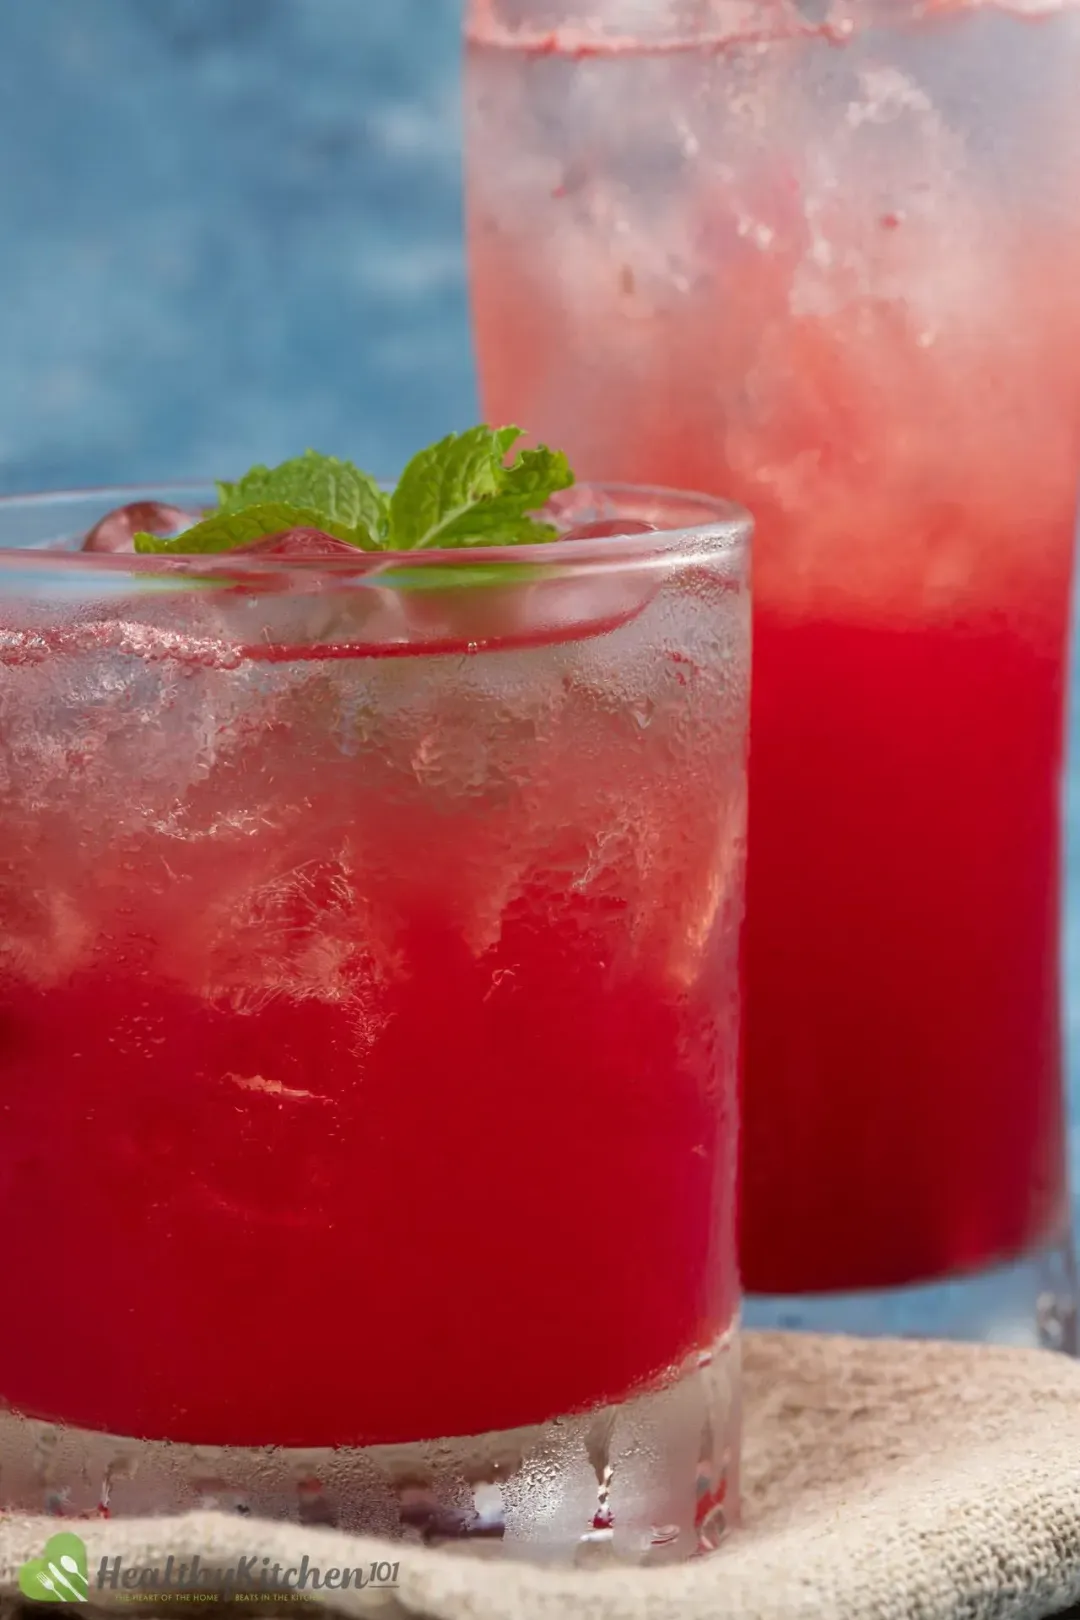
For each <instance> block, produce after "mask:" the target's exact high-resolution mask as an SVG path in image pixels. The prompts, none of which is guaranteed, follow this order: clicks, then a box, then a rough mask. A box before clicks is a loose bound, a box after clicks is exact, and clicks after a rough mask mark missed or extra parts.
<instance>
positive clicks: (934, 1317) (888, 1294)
mask: <svg viewBox="0 0 1080 1620" xmlns="http://www.w3.org/2000/svg"><path fill="white" fill-rule="evenodd" d="M1077 1307H1078V1294H1077V1275H1076V1261H1075V1257H1074V1254H1073V1248H1072V1243H1071V1241H1070V1240H1069V1239H1067V1238H1066V1239H1064V1240H1062V1241H1061V1242H1060V1243H1058V1244H1055V1245H1051V1246H1048V1247H1045V1248H1041V1249H1038V1250H1036V1251H1033V1252H1032V1253H1031V1254H1028V1255H1025V1256H1024V1257H1023V1258H1022V1259H1020V1260H1015V1261H1012V1262H1011V1263H1009V1264H1007V1265H1001V1266H994V1267H992V1268H990V1269H987V1270H985V1271H979V1272H973V1273H971V1274H970V1275H968V1276H964V1277H954V1278H950V1279H949V1280H948V1281H947V1282H941V1283H934V1284H932V1285H926V1286H919V1287H908V1288H887V1289H874V1290H867V1291H866V1292H860V1293H851V1294H802V1295H781V1294H772V1295H761V1294H759V1295H751V1296H750V1297H749V1298H748V1299H747V1300H746V1304H745V1311H744V1320H745V1322H746V1324H747V1326H749V1327H755V1328H791V1329H796V1330H803V1331H807V1332H813V1333H853V1334H858V1335H866V1336H871V1337H889V1338H904V1339H970V1340H977V1341H981V1342H984V1343H987V1344H1014V1345H1026V1346H1030V1347H1035V1346H1042V1347H1043V1348H1046V1349H1051V1350H1062V1351H1064V1352H1065V1353H1066V1354H1067V1355H1076V1354H1077V1353H1078V1348H1080V1347H1078V1342H1077Z"/></svg>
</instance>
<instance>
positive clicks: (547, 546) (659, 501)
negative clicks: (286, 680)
mask: <svg viewBox="0 0 1080 1620" xmlns="http://www.w3.org/2000/svg"><path fill="white" fill-rule="evenodd" d="M384 487H392V486H384ZM212 489H213V485H212V484H211V483H208V482H207V481H206V480H205V479H179V480H176V481H175V482H170V481H167V480H164V479H162V480H159V481H157V482H156V483H148V484H101V485H89V486H86V487H83V488H81V489H59V490H44V491H28V492H26V493H22V494H7V495H0V523H2V522H3V519H4V518H5V516H7V515H9V514H15V513H17V512H19V511H21V510H25V511H36V512H43V511H48V510H49V509H50V508H56V509H57V510H58V511H63V510H64V509H65V508H69V507H75V506H77V505H79V504H80V503H84V502H88V501H94V502H104V503H108V504H107V505H106V508H105V509H106V511H107V510H109V508H110V506H125V505H129V504H131V503H132V502H134V501H137V500H146V501H149V500H160V499H162V498H163V497H166V496H167V497H170V498H171V497H176V496H182V495H183V494H184V493H185V492H189V493H190V495H191V497H192V499H193V501H194V499H195V498H196V497H198V496H202V497H205V496H206V495H208V494H209V493H210V492H211V491H212ZM590 490H595V491H596V492H597V494H598V495H603V496H606V497H608V498H610V499H613V500H615V501H616V502H617V501H618V500H619V498H620V497H621V498H622V499H623V501H624V502H630V501H633V502H635V503H647V502H650V501H651V502H653V503H655V504H656V505H657V506H664V505H670V506H671V507H673V508H678V507H682V508H683V509H684V510H687V511H690V510H693V509H694V508H698V509H699V510H700V512H701V514H702V519H703V521H701V522H698V523H689V524H687V523H683V524H680V525H679V526H677V527H671V528H665V527H662V526H661V527H657V528H656V529H654V530H652V531H649V532H646V533H644V534H624V535H619V534H616V535H603V536H589V537H587V538H583V539H577V540H562V539H560V540H555V541H541V542H539V543H534V544H531V545H516V546H506V545H503V546H462V547H431V548H430V549H425V550H422V551H416V550H412V551H389V550H388V551H363V550H361V549H360V548H357V549H356V553H355V556H347V557H346V556H341V557H336V556H331V557H310V556H309V557H288V556H259V555H251V554H245V553H243V552H230V551H222V552H207V553H192V552H188V553H183V552H172V553H138V552H104V551H67V550H63V551H62V550H52V549H50V548H48V547H46V546H41V545H30V546H5V545H4V544H3V543H2V541H0V570H3V569H5V568H7V567H11V566H12V565H16V566H18V567H19V568H20V569H25V568H26V565H27V562H28V560H29V559H30V558H31V557H32V558H33V566H34V567H35V568H38V567H42V566H44V567H46V568H48V569H53V568H56V569H61V570H62V569H64V568H71V567H73V566H78V567H80V568H82V569H87V570H91V571H94V572H97V571H99V570H100V571H102V572H108V573H116V572H121V573H147V574H155V573H159V572H162V571H168V572H182V573H191V572H196V571H205V570H206V569H208V568H212V569H213V570H214V571H215V572H219V571H220V570H221V569H223V568H228V569H229V570H233V569H235V570H236V571H237V572H244V573H246V572H249V571H258V572H259V573H261V574H265V573H267V572H271V573H273V572H277V571H282V572H285V571H287V572H290V573H292V572H295V571H296V570H298V569H300V570H302V571H303V572H305V573H330V574H342V575H353V576H355V575H357V574H374V573H378V572H382V571H383V569H385V568H386V567H387V566H388V565H392V566H393V567H394V568H395V569H396V570H400V569H402V568H406V567H409V568H411V567H421V568H426V567H432V566H437V567H442V568H446V567H448V566H451V565H452V566H453V567H454V568H462V567H466V568H475V567H481V566H484V567H491V566H492V565H505V564H507V563H513V564H515V565H517V566H518V567H520V568H524V567H530V568H531V567H538V568H539V567H544V568H550V567H551V566H552V564H554V563H555V562H556V560H557V562H558V565H559V566H560V567H562V566H566V567H570V568H575V567H581V568H590V567H591V568H616V567H619V566H620V565H627V564H630V565H634V564H636V565H638V566H641V565H645V566H647V565H648V564H649V563H651V562H663V561H668V562H670V561H674V560H675V559H676V558H678V557H679V556H680V555H698V556H711V557H716V556H725V555H726V556H727V557H729V558H730V559H731V560H732V561H733V562H738V561H741V560H743V559H744V558H745V557H746V556H747V554H748V553H749V549H750V541H751V538H752V535H753V528H754V522H753V518H752V517H751V515H750V513H749V512H747V511H746V509H745V508H744V507H741V506H739V505H738V504H737V503H736V502H734V501H729V500H726V499H724V498H723V497H722V496H715V495H709V494H705V493H703V492H701V491H697V490H682V489H675V488H669V487H667V486H664V485H659V484H634V483H628V482H625V481H617V480H608V479H582V480H580V481H579V482H578V483H576V484H574V485H573V486H572V487H571V490H569V491H566V492H564V494H565V495H567V496H572V495H575V494H576V495H580V494H581V493H582V492H583V491H585V492H588V491H590ZM558 502H559V497H556V505H557V504H558ZM627 521H631V520H630V519H627Z"/></svg>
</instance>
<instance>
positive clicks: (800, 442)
mask: <svg viewBox="0 0 1080 1620" xmlns="http://www.w3.org/2000/svg"><path fill="white" fill-rule="evenodd" d="M1078 83H1080V8H1078V6H1077V5H1076V4H1073V3H1069V0H1062V3H1055V0H1049V3H1048V4H1046V5H1039V6H1031V5H1027V4H1024V3H1022V0H1016V3H1015V4H1011V3H1009V0H993V3H990V0H985V3H984V0H964V3H963V4H959V3H955V4H954V3H951V0H931V3H930V4H928V5H927V4H922V3H920V4H917V5H916V4H914V3H911V4H909V3H908V0H822V3H818V0H805V3H797V0H772V3H770V0H755V3H754V4H750V5H746V4H743V3H741V0H650V3H648V4H646V3H643V0H600V3H596V0H589V3H588V4H585V3H584V0H473V3H472V5H471V9H470V18H469V36H468V120H469V131H468V141H469V174H468V181H469V225H470V237H471V255H472V277H473V300H474V311H475V325H476V336H477V345H478V351H479V360H480V369H481V378H482V390H483V398H484V405H485V409H486V411H487V412H488V413H489V414H490V415H491V417H492V419H494V420H499V421H506V420H513V421H522V422H525V423H528V424H529V426H530V428H531V429H533V430H534V431H535V432H536V433H537V434H538V435H539V436H540V437H542V438H545V439H547V440H548V441H549V442H551V443H558V444H560V445H563V446H565V447H566V449H567V450H568V451H569V453H570V455H571V457H572V459H573V461H574V464H575V465H576V466H577V468H578V469H579V471H580V472H581V473H582V474H583V475H584V476H587V477H605V478H606V477H612V478H620V477H624V476H626V475H627V474H628V473H629V472H630V470H631V469H632V470H633V473H634V476H636V477H641V476H644V477H646V478H649V479H656V480H658V481H663V482H665V483H674V484H679V485H683V484H686V485H688V486H690V487H693V488H701V489H713V490H723V491H724V492H725V493H730V494H732V495H733V496H734V497H735V498H736V499H737V500H739V501H741V502H743V503H744V504H745V505H746V506H747V507H749V509H750V510H751V511H752V512H753V514H754V519H755V524H756V528H757V540H756V543H755V562H754V604H755V605H754V645H755V650H754V660H755V662H754V669H755V674H754V696H753V721H752V736H753V746H752V752H751V769H750V804H751V815H750V845H749V873H748V902H747V907H748V909H747V930H748V943H747V1089H746V1096H745V1104H744V1121H745V1126H744V1130H745V1135H744V1144H745V1151H744V1154H743V1172H742V1173H743V1190H742V1210H741V1239H740V1246H741V1256H742V1266H743V1281H744V1285H745V1287H746V1288H747V1290H748V1291H749V1292H750V1293H751V1294H757V1295H763V1296H773V1299H774V1303H773V1305H772V1306H769V1307H768V1308H767V1307H766V1306H765V1305H764V1304H762V1305H760V1306H759V1307H757V1316H756V1318H754V1317H752V1318H751V1319H752V1320H753V1319H757V1320H770V1321H773V1322H775V1321H783V1322H786V1323H790V1324H796V1323H808V1322H813V1323H814V1324H815V1325H818V1326H826V1325H828V1326H842V1327H855V1328H860V1329H871V1330H872V1329H875V1328H877V1329H883V1330H887V1331H892V1332H919V1331H924V1332H932V1333H936V1334H942V1335H952V1334H958V1335H965V1336H966V1335H975V1336H987V1337H993V1338H1006V1339H1021V1340H1023V1339H1033V1338H1036V1337H1038V1338H1041V1340H1042V1341H1043V1342H1045V1343H1049V1344H1056V1345H1060V1346H1065V1347H1073V1346H1074V1345H1075V1333H1076V1325H1075V1314H1076V1287H1075V1276H1074V1267H1073V1261H1072V1251H1071V1244H1070V1237H1069V1200H1068V1192H1067V1176H1066V1166H1065V1133H1064V1125H1063V1112H1064V1110H1063V1098H1062V1064H1061V1053H1060V1037H1061V1031H1060V1020H1059V932H1060V929H1059V906H1060V892H1061V873H1060V856H1059V846H1060V828H1059V823H1060V809H1059V788H1060V781H1059V778H1060V767H1061V754H1062V734H1063V699H1064V692H1065V684H1066V683H1065V668H1066V643H1067V627H1068V610H1069V583H1070V571H1071V566H1072V551H1073V529H1074V516H1075V511H1076V495H1077V485H1078V479H1080V209H1078V207H1077V198H1078V196H1080V95H1078V94H1077V85H1078ZM964 1279H969V1280H970V1281H968V1280H964ZM945 1281H948V1283H949V1286H948V1288H947V1289H946V1290H945V1291H942V1290H941V1289H940V1288H937V1287H934V1288H933V1289H932V1290H931V1291H930V1292H925V1291H924V1288H925V1285H930V1284H940V1283H943V1282H945ZM893 1290H898V1292H892V1291H893ZM778 1296H779V1297H778ZM784 1296H786V1297H784ZM811 1296H819V1297H818V1298H817V1299H816V1300H814V1299H812V1298H811Z"/></svg>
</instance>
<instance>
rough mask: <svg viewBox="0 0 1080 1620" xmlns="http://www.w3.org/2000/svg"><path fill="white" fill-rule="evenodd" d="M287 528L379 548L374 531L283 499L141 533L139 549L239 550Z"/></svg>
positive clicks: (190, 552) (178, 551)
mask: <svg viewBox="0 0 1080 1620" xmlns="http://www.w3.org/2000/svg"><path fill="white" fill-rule="evenodd" d="M286 529H321V530H322V532H323V533H324V534H331V535H333V536H334V538H335V539H337V540H348V541H349V543H350V545H354V546H358V547H360V549H361V550H363V551H375V550H377V549H378V547H377V545H376V542H375V541H374V540H373V539H372V537H371V535H370V534H367V533H366V532H362V531H361V530H359V529H354V528H350V527H349V526H348V525H347V524H344V523H338V522H336V521H335V520H334V519H333V518H330V517H327V516H326V514H325V513H323V512H318V511H315V510H314V509H312V508H308V507H303V506H288V505H285V504H284V503H283V502H281V501H272V502H267V503H265V504H263V505H260V506H248V507H245V508H244V509H243V510H242V511H222V512H214V513H212V514H211V516H210V517H208V518H204V519H203V521H202V522H201V523H196V524H195V525H194V527H192V528H190V529H185V530H184V532H183V534H176V535H172V536H169V537H167V538H163V537H162V536H161V535H158V534H145V533H143V534H137V535H136V536H135V550H136V551H138V552H143V553H149V552H159V553H166V554H172V555H174V556H181V557H190V556H195V555H197V554H198V555H201V554H203V553H208V552H219V551H235V550H236V548H237V547H238V546H246V545H250V543H251V542H252V541H253V540H263V539H265V537H266V536H267V535H270V534H283V533H284V532H285V530H286Z"/></svg>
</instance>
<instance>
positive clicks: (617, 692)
mask: <svg viewBox="0 0 1080 1620" xmlns="http://www.w3.org/2000/svg"><path fill="white" fill-rule="evenodd" d="M151 497H152V498H153V499H156V500H158V501H160V502H163V503H167V504H170V505H174V506H178V507H180V508H184V509H188V510H191V511H193V512H194V511H197V510H198V509H199V508H200V506H201V505H203V504H204V503H205V502H206V501H208V500H210V499H212V496H211V494H210V492H208V491H198V490H191V489H184V488H180V489H171V490H158V491H153V492H136V491H103V492H92V493H85V494H71V495H60V496H46V497H35V498H29V499H21V498H20V499H10V500H5V501H0V1103H2V1111H3V1112H2V1117H3V1132H2V1135H0V1225H2V1227H3V1230H4V1231H5V1233H6V1234H7V1256H8V1261H9V1264H10V1266H11V1268H12V1275H13V1276H17V1277H18V1278H20V1279H21V1293H20V1295H19V1313H21V1314H18V1315H17V1316H16V1315H14V1314H13V1315H12V1316H11V1317H10V1319H9V1321H8V1323H7V1326H6V1328H5V1331H4V1333H3V1335H2V1336H0V1398H2V1401H3V1403H4V1412H3V1414H2V1415H0V1507H2V1508H18V1509H22V1510H37V1511H46V1512H53V1513H60V1514H66V1515H79V1514H87V1513H94V1512H97V1511H107V1512H109V1513H110V1514H146V1513H157V1512H164V1511H179V1510H185V1509H188V1508H194V1507H198V1506H200V1505H201V1506H216V1507H219V1508H222V1507H224V1508H230V1509H235V1510H236V1511H241V1512H246V1513H253V1514H257V1515H263V1516H272V1517H274V1516H276V1517H292V1518H299V1519H301V1520H303V1521H305V1522H318V1523H332V1524H339V1525H341V1526H344V1527H348V1528H351V1529H354V1530H363V1531H368V1532H372V1533H378V1534H382V1535H391V1536H405V1537H411V1538H413V1539H416V1538H420V1539H423V1540H426V1541H440V1540H444V1539H448V1538H469V1537H483V1538H487V1539H492V1538H493V1539H495V1540H501V1542H502V1544H503V1546H504V1547H505V1548H506V1550H508V1551H510V1552H521V1553H527V1554H529V1555H530V1556H537V1557H542V1558H543V1557H550V1558H554V1559H576V1558H590V1557H593V1556H603V1555H604V1554H605V1550H606V1551H607V1552H610V1553H611V1554H613V1555H614V1556H616V1557H621V1558H625V1559H628V1560H631V1561H635V1560H636V1561H644V1562H651V1561H656V1560H662V1559H666V1558H671V1557H678V1556H683V1555H686V1554H689V1553H693V1552H696V1551H699V1550H701V1549H702V1548H707V1547H711V1546H713V1545H715V1543H716V1542H717V1540H718V1539H719V1537H720V1535H721V1534H722V1532H723V1529H724V1527H725V1525H726V1524H727V1523H728V1522H730V1519H731V1517H732V1514H733V1513H734V1511H735V1507H736V1492H737V1485H736V1463H737V1383H738V1378H737V1293H738V1289H737V1277H736V1259H735V1237H734V1210H733V1204H734V1182H735V1132H736V1111H737V1110H736V1102H737V1099H736V1091H737V1053H738V1045H739V993H738V949H739V932H740V923H741V918H742V910H743V865H744V816H745V788H746V777H745V745H746V730H747V706H748V676H749V668H748V659H749V597H748V589H747V546H748V536H749V525H748V522H747V520H746V519H745V517H744V515H743V514H742V513H741V512H739V511H738V510H737V509H735V508H732V507H729V506H726V505H724V504H723V503H721V502H717V501H712V500H708V499H705V498H696V497H692V496H681V495H677V494H672V493H667V492H663V491H655V490H648V489H629V488H611V489H588V488H581V489H575V490H572V491H570V492H568V493H567V494H566V495H564V496H563V497H561V498H559V499H558V500H557V502H556V503H554V504H553V508H552V515H553V517H554V518H555V519H556V521H557V522H559V523H560V524H561V526H562V528H563V530H564V531H566V530H568V529H570V528H575V529H577V528H580V527H581V525H583V524H585V525H587V524H589V523H602V524H603V523H606V525H607V527H608V529H609V530H615V531H616V533H615V534H614V535H613V536H612V535H609V536H608V537H607V538H598V537H588V536H585V537H581V538H577V539H574V538H569V539H566V540H563V541H557V542H555V543H553V544H551V545H539V546H535V545H534V546H525V547H517V548H511V549H504V550H499V549H492V548H477V549H475V550H469V551H450V552H430V553H424V554H423V555H417V554H415V553H405V554H401V555H390V554H386V553H381V554H378V555H372V554H370V553H362V552H357V553H355V555H354V556H349V557H346V558H344V559H342V558H333V559H327V558H318V559H312V558H304V557H289V556H247V557H245V556H241V555H231V554H230V555H225V556H215V557H192V558H186V559H185V558H177V557H174V556H154V557H147V556H135V555H131V554H128V555H105V554H99V553H93V554H92V553H90V552H87V551H79V550H76V549H72V548H73V546H77V545H78V543H79V537H81V536H82V535H83V534H84V533H85V532H86V531H87V530H89V529H90V528H91V526H92V525H93V524H95V523H96V522H97V520H98V519H99V518H100V517H101V516H102V514H103V513H105V512H106V511H107V510H108V509H110V508H113V507H116V506H117V505H118V504H120V503H121V502H129V501H132V500H135V499H136V498H139V499H147V498H151ZM628 521H629V523H630V527H631V528H634V527H635V526H636V528H637V530H638V531H639V532H636V533H627V534H620V533H619V532H618V531H619V530H620V527H621V525H622V524H623V523H625V522H628ZM646 525H650V526H651V528H648V529H647V528H646V527H645V526H646ZM72 537H74V539H72Z"/></svg>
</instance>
